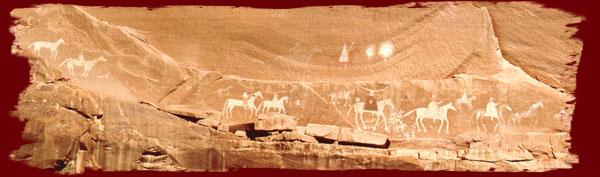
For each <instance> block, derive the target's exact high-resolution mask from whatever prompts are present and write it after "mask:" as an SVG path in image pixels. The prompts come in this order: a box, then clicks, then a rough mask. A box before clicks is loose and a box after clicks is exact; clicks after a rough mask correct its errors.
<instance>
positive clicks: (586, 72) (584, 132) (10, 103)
mask: <svg viewBox="0 0 600 177" xmlns="http://www.w3.org/2000/svg"><path fill="white" fill-rule="evenodd" d="M417 1H419V0H417ZM406 2H411V1H366V0H363V1H356V0H351V1H348V0H345V1H341V0H333V1H324V0H322V1H314V0H302V1H299V0H294V1H290V0H284V1H263V0H260V1H258V0H247V1H231V0H226V1H224V0H220V1H215V0H209V1H198V0H196V1H193V0H180V1H177V2H171V1H165V0H160V1H152V2H148V1H141V0H130V1H126V0H123V1H107V0H97V1H74V0H69V1H56V0H54V1H52V0H34V1H31V0H13V1H10V2H6V1H5V2H3V5H2V12H3V14H4V15H3V17H4V19H5V20H4V33H2V37H3V39H4V40H2V47H1V49H2V50H0V51H2V55H4V57H3V58H2V65H1V66H2V67H3V68H2V70H1V71H2V75H1V76H0V77H1V78H0V88H2V97H1V98H2V99H1V102H2V105H1V110H0V112H1V113H0V115H2V116H1V118H2V119H3V120H2V129H1V130H2V141H1V142H2V146H1V149H2V151H0V159H4V160H0V161H2V162H3V164H2V166H1V167H2V169H3V170H2V171H0V174H1V175H2V176H5V175H6V176H17V175H18V176H53V175H55V174H54V173H53V172H51V171H45V170H40V169H35V168H32V167H28V166H26V165H24V164H21V163H14V162H11V161H9V160H7V159H8V154H9V153H10V151H12V150H15V149H17V148H18V147H19V146H20V145H23V144H25V143H27V142H25V141H23V140H22V139H21V136H20V135H21V132H22V131H23V129H24V126H25V123H23V122H19V121H18V119H16V118H13V117H10V116H9V114H8V112H9V111H12V110H14V106H15V105H16V103H17V97H18V95H19V93H20V92H21V91H23V89H25V88H26V87H27V85H28V83H29V65H28V63H27V60H26V59H25V58H21V57H16V56H13V55H11V53H10V46H11V44H12V41H13V40H14V36H12V34H10V33H9V32H8V27H9V26H10V25H11V24H12V20H13V19H12V18H11V17H10V15H9V13H10V11H11V10H12V9H13V8H23V7H31V6H33V5H36V4H44V3H63V4H78V5H94V6H143V7H148V8H149V9H153V8H160V7H164V6H167V5H210V6H240V7H254V8H297V7H305V6H330V5H361V6H367V7H383V6H389V5H395V4H402V3H406ZM412 2H414V1H412ZM538 3H541V4H544V6H545V7H550V8H559V9H562V10H565V11H568V12H571V13H574V14H577V15H582V16H585V17H586V20H585V21H584V22H582V23H580V24H575V26H577V27H578V28H579V32H578V33H577V34H576V35H575V37H577V38H580V39H582V40H583V42H584V49H583V55H582V59H581V62H580V65H579V70H578V74H577V90H576V97H577V103H576V104H577V106H576V109H575V116H574V117H575V118H574V120H573V124H572V132H571V135H572V137H573V140H572V149H571V151H572V152H574V153H576V154H578V155H579V157H580V163H579V164H577V165H574V167H573V169H570V170H555V171H550V172H544V173H474V172H406V171H391V170H351V171H302V170H280V169H241V170H239V171H235V172H229V173H165V172H110V173H106V172H94V171H91V170H87V171H86V173H85V174H84V176H107V175H110V176H111V177H116V176H145V177H149V176H198V175H201V176H285V177H293V176H327V177H332V176H430V175H431V176H433V175H435V176H444V177H448V176H465V175H469V176H486V177H490V176H506V175H510V176H515V177H516V176H544V177H546V176H573V175H575V176H587V175H588V174H589V175H594V176H597V174H596V173H594V172H595V170H594V168H596V169H598V168H600V166H597V164H600V163H597V162H596V159H598V158H596V157H597V155H596V154H598V153H597V152H595V151H598V150H600V147H597V146H595V144H596V142H597V139H598V138H597V137H598V136H597V134H599V133H600V132H599V131H598V128H595V125H598V124H597V123H598V119H600V117H599V116H600V115H597V114H594V112H593V111H592V106H594V103H593V102H592V101H594V100H598V99H596V98H597V97H596V94H594V93H593V92H592V91H595V90H597V89H596V88H597V87H595V82H594V81H597V80H598V79H596V78H595V77H596V76H600V75H599V74H598V72H597V71H598V69H592V67H594V66H599V65H598V58H600V57H598V54H597V52H596V51H598V42H597V40H596V38H594V36H595V34H596V33H597V31H598V30H597V28H596V24H595V23H594V22H596V21H597V20H596V16H595V15H596V14H594V13H593V12H594V11H600V9H598V10H596V9H597V8H598V7H599V6H596V5H595V4H593V1H583V0H569V1H559V2H555V1H553V2H545V1H539V2H538Z"/></svg>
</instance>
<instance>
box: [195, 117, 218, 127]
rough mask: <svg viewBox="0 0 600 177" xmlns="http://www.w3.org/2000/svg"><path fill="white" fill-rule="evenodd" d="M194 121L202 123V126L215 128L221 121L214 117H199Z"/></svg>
mask: <svg viewBox="0 0 600 177" xmlns="http://www.w3.org/2000/svg"><path fill="white" fill-rule="evenodd" d="M196 123H197V124H200V125H204V126H207V127H211V128H214V129H217V128H218V127H219V124H220V123H221V122H219V121H218V120H214V119H200V120H198V121H197V122H196Z"/></svg>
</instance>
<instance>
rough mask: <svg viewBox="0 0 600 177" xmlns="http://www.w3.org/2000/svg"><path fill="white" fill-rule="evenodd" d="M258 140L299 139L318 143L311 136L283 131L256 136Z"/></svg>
mask: <svg viewBox="0 0 600 177" xmlns="http://www.w3.org/2000/svg"><path fill="white" fill-rule="evenodd" d="M256 140H258V141H301V142H306V143H319V142H318V141H317V139H315V138H314V137H312V136H308V135H305V134H300V133H298V132H283V133H280V134H275V135H270V136H266V137H257V138H256Z"/></svg>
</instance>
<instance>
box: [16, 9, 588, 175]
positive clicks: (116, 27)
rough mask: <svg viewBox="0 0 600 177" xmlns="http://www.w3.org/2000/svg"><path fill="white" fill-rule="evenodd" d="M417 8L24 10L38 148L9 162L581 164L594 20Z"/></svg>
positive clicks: (475, 167) (547, 12)
mask: <svg viewBox="0 0 600 177" xmlns="http://www.w3.org/2000/svg"><path fill="white" fill-rule="evenodd" d="M413 5H415V4H414V3H413V4H403V5H398V6H395V7H377V8H363V7H358V6H334V7H305V8H297V9H254V8H229V7H202V8H197V7H190V6H188V7H168V8H158V9H154V10H152V11H148V10H146V8H131V7H127V8H125V7H123V8H115V7H108V8H105V7H89V6H87V7H81V6H73V5H56V4H48V5H40V6H36V7H34V8H23V9H15V10H13V11H12V12H11V16H13V17H15V18H16V19H17V21H16V22H15V25H13V26H12V27H11V28H10V31H11V32H12V33H13V34H14V35H15V41H14V42H13V47H12V53H13V54H15V55H19V56H23V57H26V58H28V60H29V63H30V65H31V71H30V73H31V80H30V82H31V85H30V86H29V87H28V88H27V89H26V90H24V91H23V92H22V94H21V95H20V96H19V102H18V105H17V107H16V111H14V112H13V114H14V116H15V117H18V118H19V119H20V120H22V121H26V126H25V128H24V132H23V135H22V137H23V139H25V140H27V141H30V142H31V143H29V144H25V145H22V146H21V147H20V148H19V149H17V150H14V151H13V152H11V154H9V155H8V156H9V158H10V159H11V160H13V161H18V162H22V163H25V164H27V165H29V166H33V167H36V168H42V169H55V170H56V171H57V172H58V173H83V172H84V171H85V170H86V169H102V170H103V171H122V170H164V171H206V170H208V171H226V170H228V169H231V168H244V167H245V168H289V169H307V170H313V169H323V170H349V169H366V168H369V169H371V168H372V169H400V170H451V171H456V170H458V171H467V170H468V171H489V170H490V169H494V170H495V171H523V170H527V171H548V170H552V169H557V168H571V164H573V163H577V162H578V157H577V155H575V154H571V153H570V152H569V148H570V147H571V145H570V143H569V142H568V140H569V139H570V134H569V131H570V128H571V124H570V122H571V120H572V116H573V110H574V103H575V101H574V99H575V97H574V95H573V94H572V92H573V90H574V89H575V77H574V76H575V73H576V68H577V66H578V64H579V57H580V55H581V49H582V43H581V41H580V40H579V39H575V38H571V35H572V34H573V33H574V32H575V31H577V29H576V28H575V27H571V26H566V24H573V23H578V22H580V21H581V20H582V19H583V17H579V16H575V15H572V14H569V13H566V12H562V11H560V10H556V9H549V8H546V7H543V6H540V5H538V4H533V3H528V2H515V3H493V4H492V3H483V2H435V3H420V5H422V8H408V7H412V6H413ZM214 14H220V15H217V16H215V15H214ZM315 15H317V16H318V18H315V17H317V16H315ZM298 17H306V18H298ZM340 19H341V20H340ZM165 29H169V30H165ZM374 34H376V35H374ZM558 44H560V45H558ZM215 129H217V130H215ZM317 140H318V141H317ZM319 141H320V142H321V143H319ZM332 142H333V143H332ZM338 143H339V144H338ZM387 143H389V146H387V145H388V144H387ZM364 145H367V146H366V147H365V146H364ZM375 147H376V148H375Z"/></svg>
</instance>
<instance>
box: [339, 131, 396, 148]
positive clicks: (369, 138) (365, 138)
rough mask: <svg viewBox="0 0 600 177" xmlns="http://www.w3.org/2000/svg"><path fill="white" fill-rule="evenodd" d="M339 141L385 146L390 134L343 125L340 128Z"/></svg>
mask: <svg viewBox="0 0 600 177" xmlns="http://www.w3.org/2000/svg"><path fill="white" fill-rule="evenodd" d="M339 141H340V142H349V143H360V144H368V145H379V146H383V145H385V144H386V143H387V141H388V136H387V135H384V134H380V133H373V132H368V131H363V130H358V129H352V128H346V127H342V128H341V129H340V138H339Z"/></svg>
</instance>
